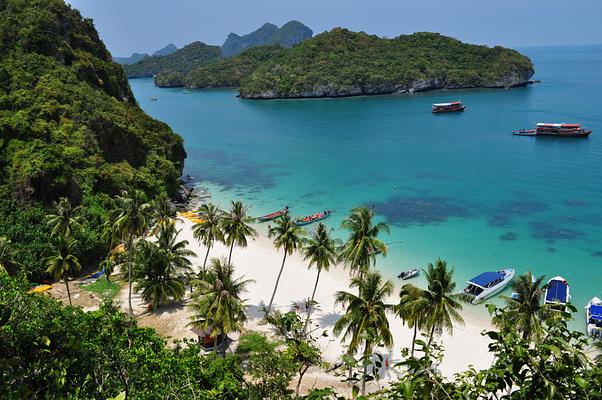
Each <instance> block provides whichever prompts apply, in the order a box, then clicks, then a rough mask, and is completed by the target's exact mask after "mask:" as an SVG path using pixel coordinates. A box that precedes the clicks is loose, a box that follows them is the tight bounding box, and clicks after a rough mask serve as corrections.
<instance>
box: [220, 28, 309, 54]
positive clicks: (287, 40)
mask: <svg viewBox="0 0 602 400" xmlns="http://www.w3.org/2000/svg"><path fill="white" fill-rule="evenodd" d="M312 35H313V31H312V30H311V29H309V28H308V27H307V26H305V25H303V24H302V23H301V22H298V21H290V22H287V23H286V24H284V25H282V27H281V28H278V27H277V26H276V25H274V24H269V23H266V24H264V25H263V26H262V27H261V28H259V29H257V30H256V31H254V32H251V33H249V34H247V35H243V36H239V35H237V34H235V33H231V34H229V35H228V38H227V39H226V41H225V42H224V44H223V45H222V52H223V54H224V56H225V57H230V56H233V55H235V54H238V53H240V52H242V51H244V50H246V49H248V48H250V47H255V46H262V45H268V44H279V45H281V46H283V47H292V46H294V45H295V44H297V43H300V42H302V41H303V40H305V39H308V38H310V37H312Z"/></svg>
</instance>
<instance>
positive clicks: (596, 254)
mask: <svg viewBox="0 0 602 400" xmlns="http://www.w3.org/2000/svg"><path fill="white" fill-rule="evenodd" d="M590 255H591V256H592V257H602V251H592V252H591V253H590Z"/></svg>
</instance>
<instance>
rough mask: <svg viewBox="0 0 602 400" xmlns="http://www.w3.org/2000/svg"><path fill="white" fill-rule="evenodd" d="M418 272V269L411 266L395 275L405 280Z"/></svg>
mask: <svg viewBox="0 0 602 400" xmlns="http://www.w3.org/2000/svg"><path fill="white" fill-rule="evenodd" d="M419 273H420V269H418V268H412V269H408V270H407V271H403V272H401V273H400V274H399V275H397V277H398V278H400V279H403V280H404V281H405V280H406V279H410V278H413V277H415V276H418V274H419Z"/></svg>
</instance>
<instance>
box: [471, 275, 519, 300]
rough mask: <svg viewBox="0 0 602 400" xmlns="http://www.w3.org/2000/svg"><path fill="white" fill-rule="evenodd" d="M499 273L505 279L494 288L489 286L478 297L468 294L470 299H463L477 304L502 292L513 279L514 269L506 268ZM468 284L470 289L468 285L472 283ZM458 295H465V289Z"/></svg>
mask: <svg viewBox="0 0 602 400" xmlns="http://www.w3.org/2000/svg"><path fill="white" fill-rule="evenodd" d="M499 272H504V273H505V277H504V279H503V280H502V281H501V282H499V283H498V284H496V285H494V286H491V287H488V288H483V291H482V292H481V293H479V294H478V295H474V294H468V296H470V297H469V299H465V300H466V301H468V302H469V303H471V304H479V303H480V302H482V301H483V300H487V299H488V298H490V297H492V296H494V295H496V294H497V293H499V292H501V291H502V290H504V288H505V287H506V286H508V285H509V284H510V282H511V281H512V278H514V269H512V268H507V269H503V270H500V271H499ZM468 284H469V286H468V287H470V285H471V284H473V283H472V282H470V281H469V282H468ZM473 285H474V284H473ZM460 293H461V294H464V295H467V293H466V289H465V290H464V291H462V292H460Z"/></svg>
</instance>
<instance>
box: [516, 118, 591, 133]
mask: <svg viewBox="0 0 602 400" xmlns="http://www.w3.org/2000/svg"><path fill="white" fill-rule="evenodd" d="M512 133H513V135H516V136H557V137H588V136H589V135H590V134H591V133H592V131H591V129H585V128H583V127H582V126H581V124H565V123H562V124H557V123H548V122H538V123H537V124H536V125H535V129H519V130H518V131H514V132H512Z"/></svg>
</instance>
